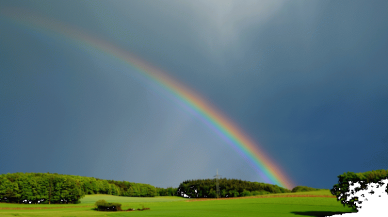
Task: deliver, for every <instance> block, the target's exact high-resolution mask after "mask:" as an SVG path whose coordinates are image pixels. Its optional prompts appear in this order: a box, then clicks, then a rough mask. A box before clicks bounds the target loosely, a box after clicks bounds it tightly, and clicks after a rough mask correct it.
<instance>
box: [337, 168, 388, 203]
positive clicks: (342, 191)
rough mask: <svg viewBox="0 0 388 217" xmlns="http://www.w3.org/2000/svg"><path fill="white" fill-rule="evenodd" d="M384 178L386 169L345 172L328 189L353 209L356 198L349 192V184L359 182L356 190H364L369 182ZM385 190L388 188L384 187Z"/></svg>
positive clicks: (387, 190)
mask: <svg viewBox="0 0 388 217" xmlns="http://www.w3.org/2000/svg"><path fill="white" fill-rule="evenodd" d="M386 178H388V170H373V171H367V172H363V173H354V172H347V173H344V174H342V175H339V176H338V179H339V180H338V184H335V185H334V186H333V188H332V189H331V190H330V191H331V194H333V195H335V196H336V197H337V200H338V201H340V202H341V203H342V204H343V205H344V206H348V207H351V208H354V209H355V208H357V205H356V201H357V200H358V198H357V197H354V195H352V194H350V193H349V192H350V190H349V185H353V184H354V183H360V187H359V188H358V189H356V190H365V189H367V186H368V185H369V184H371V183H379V182H381V180H383V179H386ZM385 192H387V193H388V189H385Z"/></svg>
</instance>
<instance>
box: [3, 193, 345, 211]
mask: <svg viewBox="0 0 388 217" xmlns="http://www.w3.org/2000/svg"><path fill="white" fill-rule="evenodd" d="M297 194H298V195H331V194H330V191H328V190H322V191H314V192H298V193H287V194H282V195H297ZM276 195H280V194H276ZM268 196H270V195H268ZM100 199H104V200H106V201H108V202H118V203H121V204H122V208H123V209H128V208H130V207H131V208H141V205H144V206H145V207H149V208H151V210H148V211H135V212H97V211H94V210H92V209H93V207H94V203H95V202H96V201H97V200H100ZM85 206H89V207H85ZM26 207H27V208H34V207H38V208H42V207H49V208H54V209H35V210H4V209H1V208H26ZM58 207H73V208H58ZM351 211H352V210H351V209H349V208H346V207H343V206H342V205H341V203H339V202H337V200H336V198H329V197H272V198H271V197H269V198H259V197H248V198H240V199H226V200H202V201H196V200H195V199H185V198H180V197H153V198H139V197H119V196H112V195H100V194H98V195H87V196H85V198H83V199H82V200H81V204H68V205H59V204H56V205H43V204H42V205H40V204H37V205H34V204H31V205H30V204H4V203H0V216H201V217H207V216H262V217H275V216H279V217H283V216H284V217H287V216H290V217H291V216H293V217H295V216H301V217H307V216H322V215H332V214H337V213H342V212H351Z"/></svg>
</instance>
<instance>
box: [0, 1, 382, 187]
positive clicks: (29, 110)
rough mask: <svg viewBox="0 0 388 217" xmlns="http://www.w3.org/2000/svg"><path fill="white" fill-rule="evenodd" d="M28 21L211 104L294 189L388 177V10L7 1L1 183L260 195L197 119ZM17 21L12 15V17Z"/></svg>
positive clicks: (2, 39) (359, 4) (354, 5)
mask: <svg viewBox="0 0 388 217" xmlns="http://www.w3.org/2000/svg"><path fill="white" fill-rule="evenodd" d="M15 11H27V12H28V13H31V14H36V15H39V16H40V17H43V18H44V19H47V20H55V21H58V22H61V23H63V24H66V25H68V26H72V27H74V28H77V29H80V30H82V31H84V32H85V33H87V34H90V35H94V36H96V37H98V38H100V39H103V40H105V41H108V42H109V43H112V44H114V45H115V46H117V47H120V48H122V49H124V50H126V51H129V52H131V53H134V54H136V55H137V56H138V57H140V58H142V59H143V60H145V61H147V62H149V63H151V64H152V65H154V66H156V67H157V68H160V69H162V70H164V71H165V72H166V73H167V74H168V75H170V76H171V77H173V78H174V79H176V80H178V81H179V82H181V83H182V84H184V85H185V86H187V87H189V88H190V89H192V90H194V91H195V92H197V93H198V94H200V95H201V96H202V97H203V98H204V99H206V100H207V101H209V102H210V103H211V104H213V105H214V106H215V107H217V108H218V109H219V110H220V111H222V112H223V113H224V114H225V115H226V116H227V117H228V118H230V120H232V121H233V122H234V123H236V125H237V126H239V127H240V128H241V129H243V131H244V132H245V133H246V134H247V135H249V136H250V137H251V138H252V139H253V140H254V141H255V142H256V144H257V145H258V147H260V148H262V149H263V150H265V151H266V153H268V155H269V157H270V158H271V159H272V160H273V161H274V162H276V163H277V164H278V165H279V166H280V167H281V168H282V170H283V171H285V175H286V176H287V177H289V178H290V179H291V180H292V181H293V183H294V184H295V186H296V185H304V186H310V187H315V188H327V189H329V188H332V186H333V185H334V184H336V183H337V181H338V178H337V176H338V175H340V174H342V173H344V172H347V171H352V172H364V171H370V170H376V169H388V161H387V157H386V156H387V154H388V85H387V84H388V71H387V68H388V52H387V51H388V40H387V39H388V26H387V23H388V14H387V11H388V1H357V0H351V1H350V0H349V1H347V0H346V1H345V0H342V1H330V0H326V1H307V0H305V1H302V0H293V1H273V0H271V1H250V0H245V1H242V0H196V1H180V0H176V1H175V0H164V1H151V0H142V1H118V0H116V1H99V0H93V1H86V0H85V1H43V0H41V1H14V0H9V1H1V2H0V165H1V166H0V174H1V173H14V172H50V173H59V174H73V175H81V176H90V177H96V178H101V179H113V180H127V181H130V182H140V183H149V184H152V185H154V186H158V187H168V186H173V187H177V186H178V185H179V183H181V182H182V181H185V180H188V179H202V178H212V177H213V176H214V175H215V173H216V169H218V171H219V174H221V175H222V176H223V177H225V178H237V179H242V180H248V181H258V182H260V181H263V180H264V179H263V177H260V175H259V173H258V172H257V171H256V170H255V168H253V167H252V166H250V164H249V163H248V162H247V161H246V159H245V158H244V157H243V156H241V155H240V154H238V153H236V152H235V150H234V149H233V148H232V147H231V146H230V145H229V144H227V143H226V142H225V141H224V140H223V139H222V138H221V137H220V136H219V135H217V133H215V132H214V131H213V130H212V129H211V128H209V127H208V126H207V125H206V124H204V123H203V121H201V120H200V119H199V118H198V116H196V115H195V114H193V113H192V112H190V111H189V110H187V109H185V108H184V107H182V106H180V105H179V103H176V102H175V101H174V100H171V97H170V96H169V95H168V93H163V91H158V89H155V88H154V85H155V84H152V83H150V82H148V83H147V82H143V81H141V80H139V79H137V78H138V76H139V74H140V73H139V72H138V71H137V70H136V69H134V68H133V67H131V66H129V65H128V64H125V63H123V62H120V61H118V60H117V59H115V58H112V57H111V56H109V55H107V54H106V53H103V52H100V51H98V50H95V49H92V48H91V47H88V46H85V45H83V44H80V43H74V42H71V41H69V40H67V39H66V38H64V37H61V36H60V35H58V34H55V33H53V32H50V30H43V29H39V28H33V27H30V26H28V25H26V23H28V22H25V23H24V24H23V23H18V22H17V21H15V20H14V18H10V16H8V15H9V14H12V13H14V12H15ZM6 14H8V15H6Z"/></svg>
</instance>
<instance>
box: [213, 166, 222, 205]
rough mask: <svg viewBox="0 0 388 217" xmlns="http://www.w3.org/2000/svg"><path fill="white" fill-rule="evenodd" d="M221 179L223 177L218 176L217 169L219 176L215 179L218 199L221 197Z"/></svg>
mask: <svg viewBox="0 0 388 217" xmlns="http://www.w3.org/2000/svg"><path fill="white" fill-rule="evenodd" d="M220 177H221V176H220V175H218V169H217V175H215V176H214V178H216V187H217V199H218V198H219V197H220V185H219V184H218V179H219V178H220Z"/></svg>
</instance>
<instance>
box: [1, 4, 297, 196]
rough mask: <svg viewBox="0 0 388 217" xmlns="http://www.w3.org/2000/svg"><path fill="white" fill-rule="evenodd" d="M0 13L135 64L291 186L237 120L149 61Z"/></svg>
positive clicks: (54, 26)
mask: <svg viewBox="0 0 388 217" xmlns="http://www.w3.org/2000/svg"><path fill="white" fill-rule="evenodd" d="M0 15H1V16H2V17H4V18H7V19H8V20H9V21H10V22H13V23H15V24H17V25H21V26H22V27H24V28H26V27H27V28H32V29H34V30H37V31H41V32H46V33H50V34H56V35H57V36H60V37H66V38H67V39H71V40H72V41H74V42H76V43H81V44H83V45H87V46H89V47H92V48H94V49H97V50H99V51H100V52H103V53H105V54H108V55H109V56H111V57H113V58H114V59H116V60H118V61H120V62H123V63H125V64H128V65H130V66H132V67H134V68H136V69H137V71H138V72H139V73H141V74H142V76H144V77H145V78H146V79H147V80H151V81H153V82H155V83H156V84H158V85H159V86H161V87H162V88H163V89H165V90H166V91H167V92H168V93H170V94H171V95H172V96H173V97H174V98H175V99H177V100H179V101H180V102H182V103H183V104H184V105H186V107H189V108H190V109H191V110H192V111H194V112H195V113H196V114H197V116H199V117H200V118H201V119H202V120H203V121H205V122H206V124H207V125H209V126H211V128H212V129H213V130H215V131H216V133H217V134H218V135H220V136H221V137H222V138H223V139H224V140H225V141H227V142H228V143H229V144H230V145H231V146H232V147H233V148H234V149H235V150H236V151H238V152H239V153H240V154H241V155H242V156H243V157H244V158H245V159H246V160H247V161H248V163H250V164H251V165H252V166H253V167H254V168H255V169H256V171H257V172H258V173H259V174H261V175H263V176H264V177H262V178H264V179H266V180H267V181H269V182H271V183H272V184H276V185H279V186H281V187H285V188H288V189H291V188H292V187H293V186H294V185H293V183H292V182H291V181H290V178H288V177H286V175H285V173H284V172H282V171H281V169H280V168H279V166H278V165H277V164H276V163H275V162H273V161H272V160H271V159H270V158H269V157H268V154H266V153H265V152H264V151H263V150H261V149H260V148H259V147H258V146H257V145H256V144H255V143H254V142H253V140H252V139H250V138H249V137H248V136H247V135H246V134H244V132H243V131H242V130H241V129H240V128H239V127H237V126H236V124H234V123H233V122H232V121H231V120H229V119H228V118H227V117H226V116H225V115H223V114H222V112H221V111H219V110H218V109H216V108H215V107H214V106H213V105H211V104H210V103H209V102H206V101H205V99H203V98H202V97H201V96H199V95H198V94H197V93H195V92H194V91H192V90H190V89H189V88H188V87H186V86H184V85H182V84H181V83H179V82H178V81H176V80H174V79H173V78H171V77H170V76H168V74H167V73H165V72H164V71H162V70H161V69H158V68H156V67H154V66H152V65H151V64H150V63H148V62H146V61H144V60H142V59H140V58H138V57H136V56H135V55H133V54H132V53H130V52H128V51H126V50H123V49H121V48H120V47H118V46H116V45H114V44H112V43H110V42H109V41H106V40H102V39H99V38H98V37H96V36H94V35H90V34H87V33H86V32H85V31H82V30H80V29H77V28H76V27H74V26H69V25H66V24H64V23H61V22H58V21H54V20H52V19H45V18H43V17H40V16H38V15H37V14H33V13H30V12H28V11H20V10H14V9H11V8H8V9H3V10H1V11H0Z"/></svg>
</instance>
